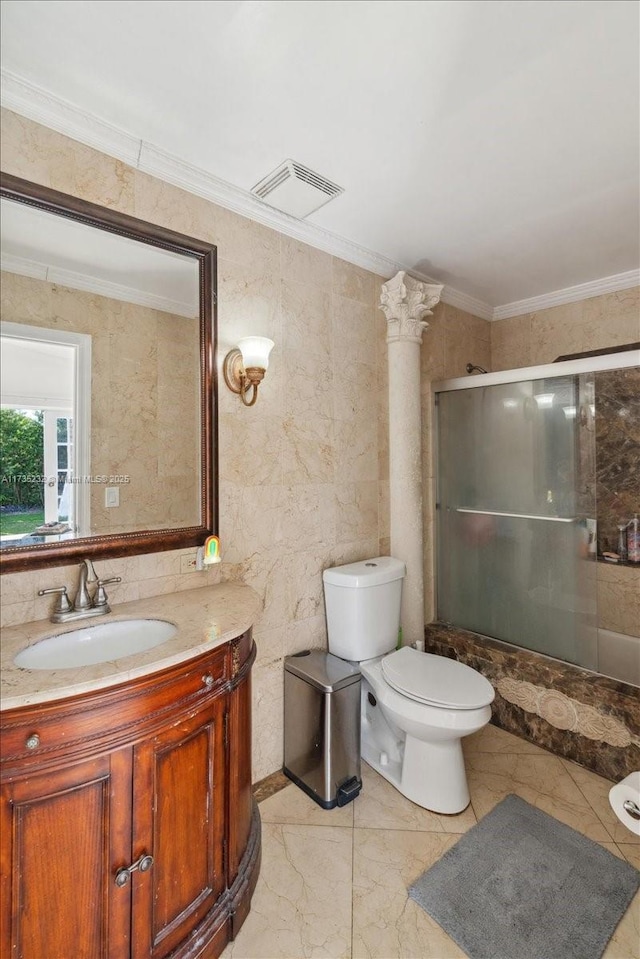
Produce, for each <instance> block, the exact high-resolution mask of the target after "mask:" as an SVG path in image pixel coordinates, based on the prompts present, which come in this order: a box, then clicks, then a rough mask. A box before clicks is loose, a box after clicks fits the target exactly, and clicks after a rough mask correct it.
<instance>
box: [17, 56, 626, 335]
mask: <svg viewBox="0 0 640 959" xmlns="http://www.w3.org/2000/svg"><path fill="white" fill-rule="evenodd" d="M0 84H1V90H2V105H3V106H4V107H6V108H7V109H9V110H12V111H14V112H15V113H19V114H21V115H22V116H25V117H27V118H28V119H30V120H34V121H35V122H36V123H40V124H42V125H43V126H45V127H49V128H50V129H52V130H56V131H57V132H58V133H61V134H63V135H64V136H68V137H70V138H71V139H72V140H77V141H78V142H80V143H84V144H85V145H86V146H89V147H93V148H94V149H96V150H99V151H100V152H102V153H106V154H107V155H108V156H112V157H115V158H116V159H118V160H122V161H123V162H124V163H127V164H129V165H130V166H132V167H134V168H135V169H138V170H140V171H141V172H144V173H148V174H150V175H151V176H155V177H158V178H160V179H162V180H165V181H166V182H167V183H172V184H173V185H174V186H177V187H180V189H182V190H185V191H186V192H188V193H193V194H195V195H196V196H200V197H202V198H203V199H206V200H209V201H211V202H212V203H216V204H217V205H218V206H221V207H224V208H225V209H227V210H231V211H232V212H234V213H237V214H238V215H239V216H244V217H247V218H248V219H250V220H254V221H255V222H257V223H261V224H262V225H263V226H267V227H269V228H270V229H272V230H276V231H277V232H278V233H283V234H284V235H285V236H289V237H291V238H292V239H294V240H299V241H300V242H301V243H306V244H308V245H309V246H312V247H314V248H315V249H318V250H322V251H323V252H325V253H329V254H331V255H332V256H336V257H339V258H340V259H342V260H346V261H347V262H349V263H353V264H355V265H356V266H360V267H363V268H364V269H365V270H369V271H370V272H371V273H375V274H376V275H377V276H380V277H384V278H388V277H391V276H395V274H396V273H397V272H398V271H399V270H405V271H406V272H407V273H409V274H410V275H411V276H414V277H416V279H419V280H423V281H424V282H425V283H437V282H438V280H437V278H434V277H432V276H428V275H427V274H425V273H422V272H420V271H419V270H414V269H411V268H410V267H408V266H407V264H405V263H400V262H398V261H397V260H394V259H392V258H390V257H387V256H384V254H380V253H375V252H374V251H373V250H369V249H367V248H366V247H363V246H360V245H359V244H357V243H353V242H352V241H351V240H347V239H346V238H345V237H342V236H339V235H338V234H336V233H331V232H330V231H329V230H325V229H323V228H322V227H320V226H317V225H315V224H313V223H309V222H307V221H306V220H298V219H296V218H295V217H292V216H288V215H287V214H286V213H282V212H280V211H279V210H276V209H275V208H274V207H271V206H269V205H268V204H266V203H263V202H262V201H261V200H259V199H258V198H257V197H256V196H254V195H253V194H252V193H249V192H248V191H247V190H242V189H240V188H239V187H236V186H234V185H233V184H231V183H227V182H226V181H225V180H222V179H220V178H219V177H216V176H214V175H213V174H212V173H209V172H208V171H206V170H203V169H201V168H199V167H196V166H193V165H192V164H190V163H187V162H185V161H184V160H182V159H180V157H177V156H175V155H173V154H170V153H167V152H166V151H165V150H162V149H161V148H160V147H157V146H154V145H153V144H151V143H147V142H145V141H143V140H141V139H139V138H137V137H134V136H132V135H131V134H129V133H127V132H126V131H125V130H122V129H120V128H119V127H116V126H114V125H113V124H111V123H106V122H105V121H103V120H100V119H98V118H97V117H95V116H93V114H90V113H87V112H86V111H84V110H81V109H79V108H78V107H76V106H75V105H74V104H72V103H70V102H69V101H68V100H63V99H62V98H60V97H58V96H55V95H54V94H51V93H49V92H47V91H46V90H44V89H43V88H42V87H39V86H37V85H36V84H33V83H30V82H29V81H27V80H23V79H22V78H21V77H18V76H17V75H15V74H13V73H11V72H9V71H8V70H2V71H0ZM639 284H640V271H638V270H634V271H630V272H629V273H619V274H616V275H615V276H609V277H604V278H603V279H601V280H594V281H593V282H591V283H584V284H581V285H579V286H573V287H568V288H567V289H564V290H556V291H554V292H552V293H548V294H544V295H542V296H536V297H532V298H530V299H527V300H518V301H515V302H513V303H506V304H504V305H503V306H497V307H493V306H491V305H490V304H489V303H486V302H485V301H484V300H480V299H477V298H476V297H473V296H470V295H469V294H467V293H463V292H462V291H461V290H457V289H456V288H455V287H452V286H447V285H445V287H444V289H443V291H442V296H441V300H442V302H444V303H447V304H449V306H454V307H457V308H458V309H461V310H464V311H465V312H467V313H472V314H473V315H474V316H478V317H480V318H481V319H484V320H501V319H505V318H507V317H511V316H521V315H522V314H524V313H531V312H533V311H535V310H542V309H547V308H548V307H550V306H559V305H561V304H562V303H571V302H574V301H576V300H580V299H585V298H587V297H591V296H600V295H601V294H602V293H612V292H616V291H617V290H624V289H629V288H630V287H632V286H637V285H639Z"/></svg>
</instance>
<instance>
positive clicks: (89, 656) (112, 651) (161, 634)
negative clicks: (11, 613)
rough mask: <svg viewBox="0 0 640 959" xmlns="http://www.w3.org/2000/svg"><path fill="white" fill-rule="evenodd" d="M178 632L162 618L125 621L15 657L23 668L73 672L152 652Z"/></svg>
mask: <svg viewBox="0 0 640 959" xmlns="http://www.w3.org/2000/svg"><path fill="white" fill-rule="evenodd" d="M177 632H178V627H177V626H174V625H173V623H168V622H166V621H165V620H163V619H128V620H118V621H116V622H109V623H100V624H97V625H95V624H93V625H91V626H85V627H84V628H82V629H73V630H69V632H66V633H58V634H57V635H56V636H47V638H46V639H41V640H40V641H39V642H38V643H34V644H33V646H27V647H26V649H23V650H21V651H20V652H19V653H18V655H17V656H16V657H15V658H14V660H13V661H14V663H15V664H16V666H20V667H21V668H22V669H74V668H77V667H78V666H93V665H95V664H97V663H108V662H111V661H112V660H114V659H122V658H123V657H124V656H133V655H134V654H135V653H144V652H145V651H146V650H147V649H154V648H155V647H156V646H160V645H161V643H166V641H167V640H168V639H171V637H172V636H175V634H176V633H177Z"/></svg>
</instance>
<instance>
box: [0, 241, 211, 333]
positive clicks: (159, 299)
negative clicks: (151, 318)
mask: <svg viewBox="0 0 640 959" xmlns="http://www.w3.org/2000/svg"><path fill="white" fill-rule="evenodd" d="M0 269H2V271H3V272H7V273H17V274H19V275H20V276H30V277H33V278H34V279H36V280H45V281H46V282H47V283H55V284H57V285H58V286H66V287H69V288H70V289H72V290H83V291H84V292H85V293H96V294H97V295H98V296H105V297H107V298H108V299H110V300H120V301H121V302H123V303H135V304H136V306H145V307H147V308H148V309H150V310H159V311H160V312H162V313H171V314H173V315H174V316H184V317H187V318H188V319H194V318H196V317H197V305H196V306H190V305H189V304H188V303H182V302H180V301H179V300H172V299H170V298H169V297H166V296H158V295H157V294H155V293H149V292H148V291H147V290H137V289H135V288H133V287H129V286H124V285H123V284H121V283H114V282H112V281H111V280H103V279H102V278H101V277H98V276H92V275H91V274H90V273H78V272H76V271H75V270H67V269H64V268H63V267H57V266H48V265H47V264H46V263H39V262H38V261H37V260H30V259H28V258H27V257H22V256H13V254H11V253H3V254H2V257H0Z"/></svg>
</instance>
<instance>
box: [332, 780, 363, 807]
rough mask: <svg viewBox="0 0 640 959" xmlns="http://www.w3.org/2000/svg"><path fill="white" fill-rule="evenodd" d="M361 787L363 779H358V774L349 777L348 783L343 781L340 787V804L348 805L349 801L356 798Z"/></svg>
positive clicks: (338, 796) (338, 797)
mask: <svg viewBox="0 0 640 959" xmlns="http://www.w3.org/2000/svg"><path fill="white" fill-rule="evenodd" d="M361 789H362V780H361V779H358V777H357V776H352V777H351V779H347V781H346V783H343V784H342V786H340V788H339V789H338V795H337V799H338V805H339V806H346V805H347V803H348V802H351V801H352V800H354V799H355V798H356V796H357V795H358V794H359V793H360V790H361Z"/></svg>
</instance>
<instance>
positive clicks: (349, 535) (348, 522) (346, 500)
mask: <svg viewBox="0 0 640 959" xmlns="http://www.w3.org/2000/svg"><path fill="white" fill-rule="evenodd" d="M335 499H336V533H337V536H338V537H339V539H340V540H342V541H343V542H350V541H353V540H362V539H365V538H366V537H368V536H372V535H373V534H376V535H377V533H378V484H377V482H368V483H367V482H362V483H338V484H336V486H335Z"/></svg>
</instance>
